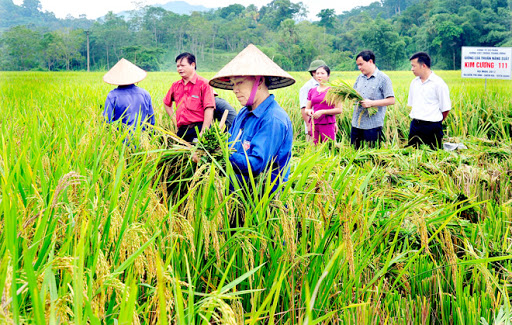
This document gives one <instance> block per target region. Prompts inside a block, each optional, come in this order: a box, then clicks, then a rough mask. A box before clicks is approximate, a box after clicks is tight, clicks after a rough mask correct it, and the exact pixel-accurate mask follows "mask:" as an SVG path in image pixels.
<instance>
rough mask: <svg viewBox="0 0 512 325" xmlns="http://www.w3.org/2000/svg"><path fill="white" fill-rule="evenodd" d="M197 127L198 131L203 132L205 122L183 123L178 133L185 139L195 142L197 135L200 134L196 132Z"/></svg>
mask: <svg viewBox="0 0 512 325" xmlns="http://www.w3.org/2000/svg"><path fill="white" fill-rule="evenodd" d="M196 127H197V130H198V132H201V129H202V128H203V122H198V123H192V124H189V125H182V126H180V127H179V128H178V132H177V133H176V135H177V136H179V137H180V138H182V139H183V140H185V141H187V142H190V143H192V142H194V139H197V136H198V135H199V133H197V132H196Z"/></svg>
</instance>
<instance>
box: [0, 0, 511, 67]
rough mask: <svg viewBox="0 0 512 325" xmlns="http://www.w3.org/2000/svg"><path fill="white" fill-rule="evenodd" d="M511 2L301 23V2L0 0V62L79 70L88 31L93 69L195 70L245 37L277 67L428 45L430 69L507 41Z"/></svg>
mask: <svg viewBox="0 0 512 325" xmlns="http://www.w3.org/2000/svg"><path fill="white" fill-rule="evenodd" d="M511 9H512V0H382V1H381V2H374V3H372V4H370V5H369V6H365V7H357V8H355V9H352V10H351V11H348V12H343V13H341V14H340V15H336V13H335V11H334V9H329V8H326V9H323V10H322V11H321V12H320V13H318V15H317V17H318V20H317V21H313V22H310V21H307V20H306V19H305V17H306V15H307V7H306V6H304V5H303V4H302V3H301V2H297V3H295V2H290V0H273V1H272V2H270V3H269V4H268V5H265V6H262V7H257V6H255V5H249V6H243V5H241V4H234V5H230V6H227V7H224V8H219V9H211V10H209V11H203V12H193V13H191V14H190V15H186V14H177V13H174V12H171V11H168V10H166V9H164V8H162V7H153V6H146V7H143V8H139V9H138V10H136V11H132V12H131V13H130V15H128V16H127V17H123V16H119V15H116V14H113V13H112V12H110V13H108V14H107V15H106V16H104V17H102V18H100V19H98V20H95V21H93V20H88V19H86V18H85V17H83V16H82V17H80V18H73V17H68V18H67V19H58V18H56V17H55V15H54V14H53V13H49V12H42V11H41V4H40V2H39V0H24V1H23V4H22V5H21V6H17V5H15V4H14V3H13V2H12V0H0V31H1V35H0V69H1V70H52V71H53V70H85V69H86V68H87V59H86V56H87V37H86V35H87V34H88V35H89V40H90V64H91V69H92V70H106V69H108V68H109V67H111V66H112V65H113V64H115V63H116V62H117V61H118V60H119V59H120V58H121V57H125V58H127V59H129V60H131V61H133V62H136V64H137V65H139V66H141V67H143V68H144V69H146V70H148V71H157V70H174V58H175V56H176V55H177V54H179V53H180V52H184V51H189V52H192V53H194V54H196V56H197V58H198V69H199V70H203V71H204V70H209V71H216V70H218V69H220V68H221V67H222V66H223V65H224V64H225V63H227V62H228V61H229V60H230V59H231V58H232V57H233V56H235V55H236V53H238V52H239V51H240V50H242V49H243V48H244V47H245V46H247V45H248V44H249V43H254V44H255V45H257V46H258V47H259V48H260V49H262V50H263V51H264V52H266V53H267V54H268V55H269V56H270V57H271V58H273V60H274V61H275V62H277V63H278V64H279V65H281V66H282V67H283V68H284V69H286V70H292V71H293V70H304V69H306V68H307V66H308V65H309V62H310V61H312V60H314V59H316V58H321V59H324V60H325V61H326V62H328V64H329V65H330V66H331V68H333V69H335V70H353V69H355V64H354V55H355V54H357V53H358V52H359V51H360V50H363V49H371V50H373V51H374V52H375V53H376V55H377V64H378V66H379V67H380V68H382V69H386V70H397V69H408V59H407V58H408V57H409V55H410V54H412V53H414V52H417V51H427V52H429V53H430V54H431V55H432V56H433V59H434V66H435V67H436V68H437V69H458V68H459V67H460V47H461V46H512V30H511V25H512V14H511Z"/></svg>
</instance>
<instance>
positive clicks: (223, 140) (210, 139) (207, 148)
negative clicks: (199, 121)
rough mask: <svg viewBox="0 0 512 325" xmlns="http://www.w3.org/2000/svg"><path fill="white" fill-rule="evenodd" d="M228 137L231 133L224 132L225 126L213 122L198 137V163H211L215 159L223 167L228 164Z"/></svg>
mask: <svg viewBox="0 0 512 325" xmlns="http://www.w3.org/2000/svg"><path fill="white" fill-rule="evenodd" d="M228 139H229V133H227V132H224V126H221V125H220V124H219V123H218V122H213V123H212V125H211V126H210V128H209V129H206V130H205V131H204V132H203V134H202V135H201V136H200V137H199V138H198V139H197V140H198V141H197V149H198V151H197V155H198V157H199V162H198V164H199V165H203V164H209V163H211V162H212V161H214V160H215V161H217V162H218V163H219V164H220V165H221V166H222V167H224V166H226V161H225V157H227V156H226V155H225V152H227V151H229V149H228Z"/></svg>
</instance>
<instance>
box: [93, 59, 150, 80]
mask: <svg viewBox="0 0 512 325" xmlns="http://www.w3.org/2000/svg"><path fill="white" fill-rule="evenodd" d="M146 75H147V72H146V71H144V70H142V69H141V68H139V67H138V66H136V65H135V64H133V63H131V62H130V61H128V60H126V59H125V58H122V59H121V60H119V62H117V63H116V65H115V66H113V67H112V69H110V70H109V71H108V72H107V73H105V75H104V76H103V81H105V82H106V83H108V84H111V85H118V86H125V85H131V84H134V83H137V82H139V81H142V80H144V78H146Z"/></svg>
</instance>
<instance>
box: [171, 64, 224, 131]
mask: <svg viewBox="0 0 512 325" xmlns="http://www.w3.org/2000/svg"><path fill="white" fill-rule="evenodd" d="M172 102H175V103H176V123H177V124H178V127H180V126H183V125H189V124H192V123H197V122H203V121H204V110H205V109H206V108H207V107H212V108H215V97H214V96H213V89H212V87H211V86H210V85H209V84H208V80H207V79H205V78H203V77H201V76H199V75H198V74H197V73H195V74H194V76H193V77H192V78H191V79H190V81H189V82H188V83H187V84H186V85H185V82H184V81H183V79H181V80H178V81H176V82H174V83H173V84H172V86H171V89H169V91H168V92H167V95H166V96H165V98H164V104H165V105H167V106H169V107H172V106H171V105H172Z"/></svg>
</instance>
